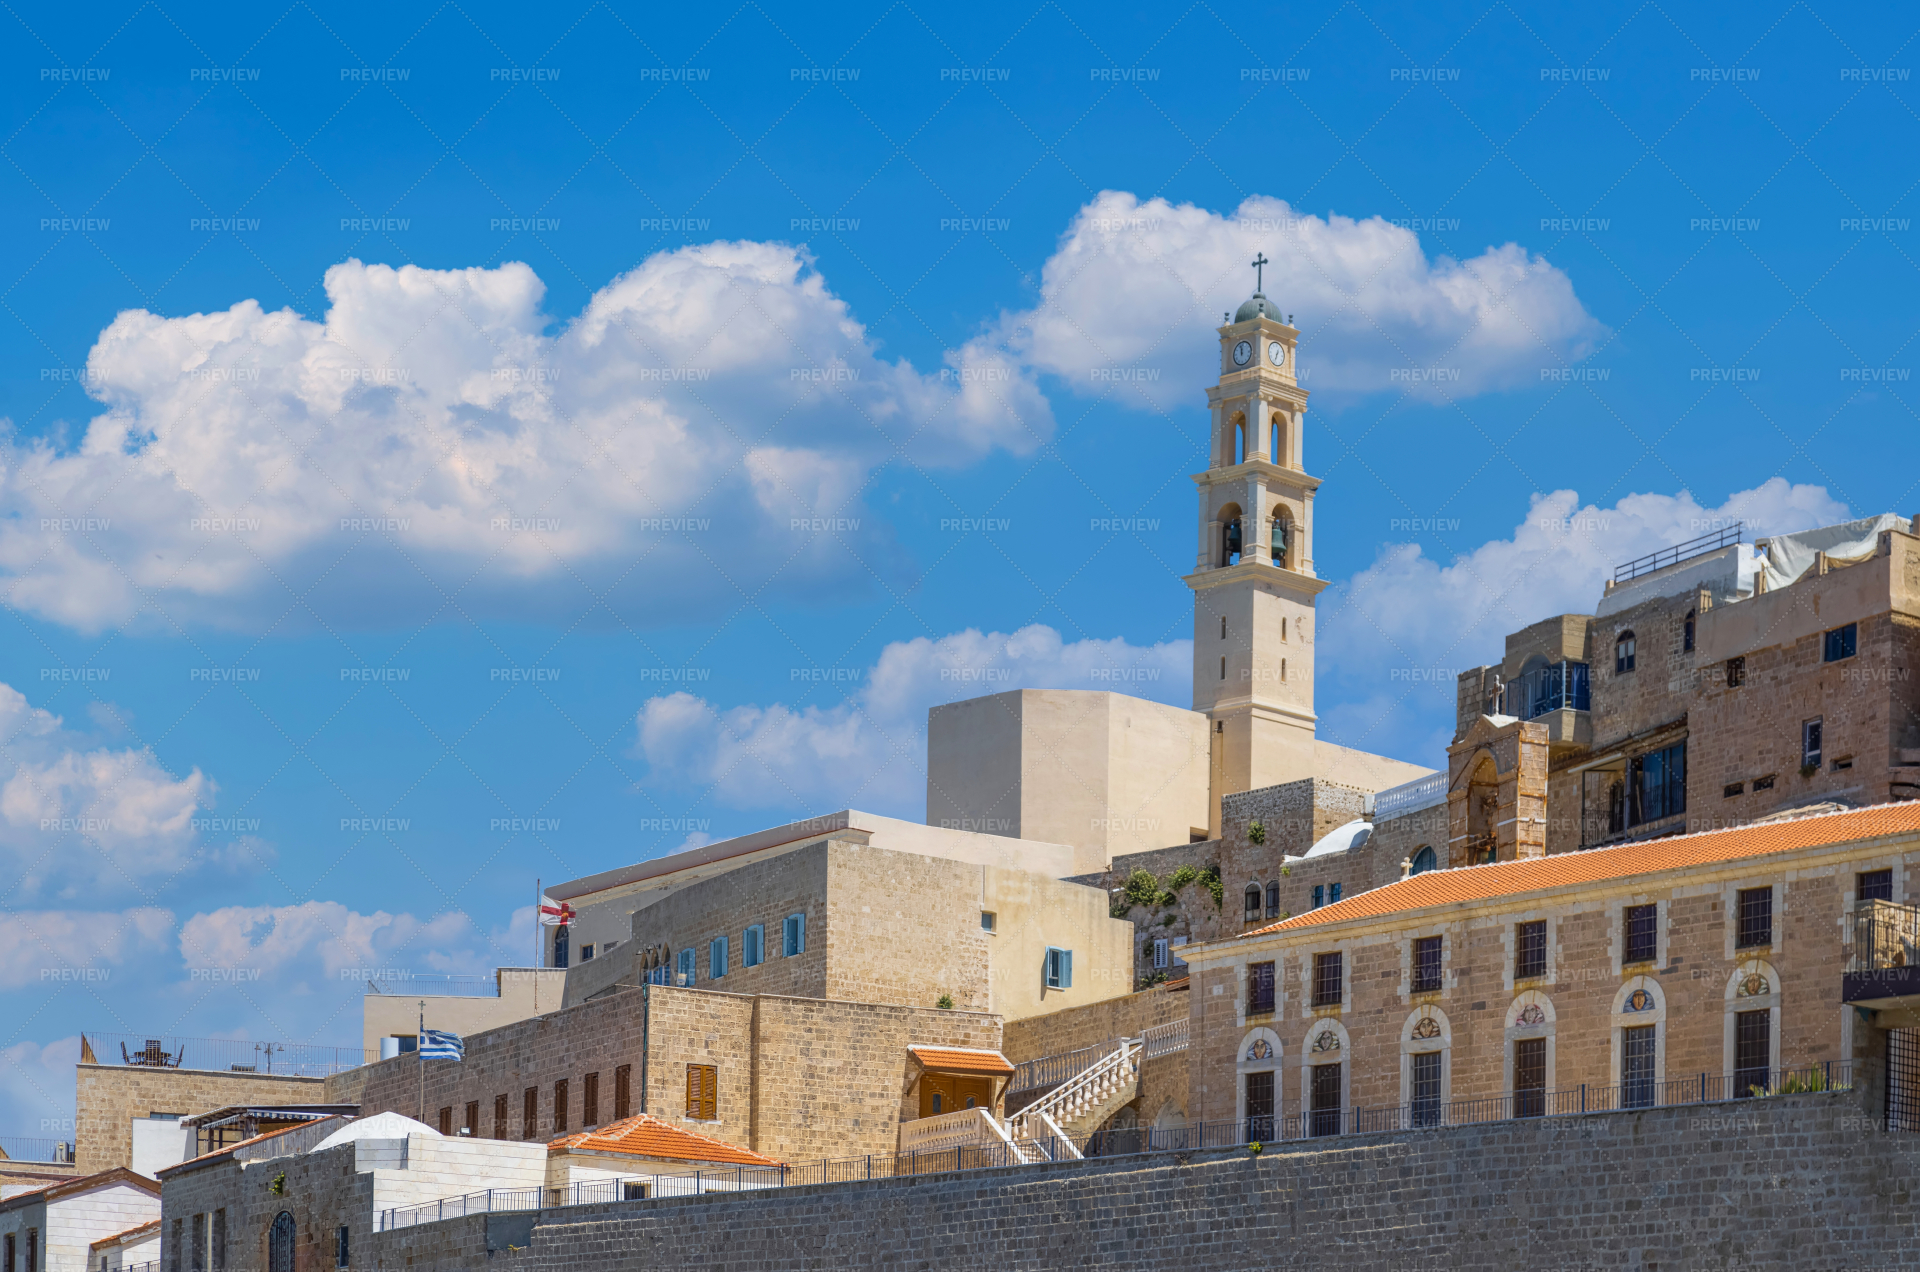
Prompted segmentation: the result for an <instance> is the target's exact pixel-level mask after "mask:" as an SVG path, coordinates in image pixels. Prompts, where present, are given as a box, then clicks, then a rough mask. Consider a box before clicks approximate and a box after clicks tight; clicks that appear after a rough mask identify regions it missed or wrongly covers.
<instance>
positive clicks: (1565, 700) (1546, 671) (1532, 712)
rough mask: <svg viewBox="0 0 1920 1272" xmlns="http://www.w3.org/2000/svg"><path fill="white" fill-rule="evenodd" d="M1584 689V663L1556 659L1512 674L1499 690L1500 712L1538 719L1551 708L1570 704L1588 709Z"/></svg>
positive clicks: (1559, 708) (1585, 671)
mask: <svg viewBox="0 0 1920 1272" xmlns="http://www.w3.org/2000/svg"><path fill="white" fill-rule="evenodd" d="M1590 702H1591V699H1590V697H1589V695H1588V692H1587V664H1585V663H1583V662H1557V663H1554V664H1553V665H1551V666H1548V667H1535V668H1534V669H1533V670H1532V671H1529V672H1526V673H1524V674H1522V675H1518V676H1515V677H1514V678H1513V679H1512V680H1509V681H1508V682H1507V683H1506V684H1505V685H1504V686H1503V687H1502V688H1501V690H1500V713H1501V714H1502V715H1510V716H1514V717H1515V718H1517V719H1521V720H1537V719H1539V718H1540V717H1541V716H1543V715H1546V714H1547V713H1548V712H1550V711H1560V710H1564V709H1565V708H1568V707H1571V708H1573V709H1574V710H1575V711H1587V710H1591V706H1590Z"/></svg>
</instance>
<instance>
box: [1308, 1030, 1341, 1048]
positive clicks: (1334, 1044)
mask: <svg viewBox="0 0 1920 1272" xmlns="http://www.w3.org/2000/svg"><path fill="white" fill-rule="evenodd" d="M1313 1049H1314V1050H1315V1051H1338V1050H1340V1035H1339V1034H1337V1033H1335V1032H1333V1030H1331V1029H1329V1030H1327V1031H1326V1032H1325V1033H1323V1034H1321V1035H1320V1036H1319V1037H1318V1038H1315V1039H1314V1040H1313Z"/></svg>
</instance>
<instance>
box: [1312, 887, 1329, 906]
mask: <svg viewBox="0 0 1920 1272" xmlns="http://www.w3.org/2000/svg"><path fill="white" fill-rule="evenodd" d="M1326 903H1327V887H1326V885H1325V884H1323V883H1316V884H1314V885H1313V908H1314V909H1316V910H1318V909H1319V908H1320V907H1321V906H1323V905H1325V904H1326Z"/></svg>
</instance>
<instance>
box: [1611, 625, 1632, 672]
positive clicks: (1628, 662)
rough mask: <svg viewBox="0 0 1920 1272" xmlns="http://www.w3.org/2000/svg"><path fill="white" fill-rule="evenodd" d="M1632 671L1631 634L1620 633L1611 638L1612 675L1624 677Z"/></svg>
mask: <svg viewBox="0 0 1920 1272" xmlns="http://www.w3.org/2000/svg"><path fill="white" fill-rule="evenodd" d="M1632 670H1633V633H1632V632H1621V633H1620V634H1619V635H1618V636H1616V637H1614V638H1613V673H1614V674H1615V675H1616V676H1624V675H1625V674H1627V673H1628V672H1630V671H1632Z"/></svg>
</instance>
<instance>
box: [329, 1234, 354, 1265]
mask: <svg viewBox="0 0 1920 1272" xmlns="http://www.w3.org/2000/svg"><path fill="white" fill-rule="evenodd" d="M347 1254H348V1248H347V1225H346V1224H344V1223H343V1224H341V1225H340V1226H339V1227H338V1228H335V1229H334V1230H333V1266H334V1267H336V1268H344V1267H351V1266H352V1263H351V1262H350V1261H349V1260H348V1258H347Z"/></svg>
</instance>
